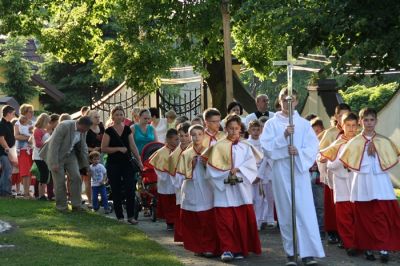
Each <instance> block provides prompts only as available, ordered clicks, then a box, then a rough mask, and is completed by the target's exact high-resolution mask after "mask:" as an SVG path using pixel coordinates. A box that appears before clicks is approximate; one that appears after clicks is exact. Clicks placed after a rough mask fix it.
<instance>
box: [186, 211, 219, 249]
mask: <svg viewBox="0 0 400 266" xmlns="http://www.w3.org/2000/svg"><path fill="white" fill-rule="evenodd" d="M181 221H182V236H183V246H184V248H185V249H187V250H190V251H192V252H194V253H204V252H212V253H213V254H215V255H219V253H220V251H219V248H218V244H217V239H216V231H215V216H214V210H213V209H210V210H207V211H199V212H194V211H187V210H182V211H181Z"/></svg>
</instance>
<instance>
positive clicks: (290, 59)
mask: <svg viewBox="0 0 400 266" xmlns="http://www.w3.org/2000/svg"><path fill="white" fill-rule="evenodd" d="M286 57H287V59H286V60H284V61H273V65H274V66H287V87H288V96H292V92H293V67H294V65H305V64H306V63H307V62H306V61H305V60H296V58H293V56H292V46H288V47H287V56H286Z"/></svg>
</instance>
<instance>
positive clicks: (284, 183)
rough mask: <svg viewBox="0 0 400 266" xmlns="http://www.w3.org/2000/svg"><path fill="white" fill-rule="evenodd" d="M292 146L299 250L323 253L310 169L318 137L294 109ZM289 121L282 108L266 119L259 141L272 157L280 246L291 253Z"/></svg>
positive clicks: (307, 253) (304, 254)
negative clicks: (286, 132)
mask: <svg viewBox="0 0 400 266" xmlns="http://www.w3.org/2000/svg"><path fill="white" fill-rule="evenodd" d="M293 121H294V125H295V133H294V137H293V139H294V146H295V147H296V148H297V150H298V153H299V154H298V155H296V156H295V169H294V174H295V182H296V221H297V236H298V252H299V254H300V257H302V258H304V257H324V256H325V253H324V250H323V247H322V242H321V237H320V234H319V227H318V222H317V216H316V213H315V207H314V200H313V194H312V190H311V182H310V173H309V169H310V167H311V166H312V165H313V164H314V162H315V159H316V157H317V153H318V147H319V145H318V139H317V136H316V135H315V133H314V131H313V130H312V128H311V125H310V122H309V121H307V120H305V119H304V118H302V117H300V116H299V114H298V113H297V111H295V112H294V115H293ZM288 124H289V119H288V117H286V116H284V115H283V114H282V112H277V113H275V116H274V117H273V118H271V119H270V120H268V121H267V123H266V124H265V126H264V129H263V133H262V135H261V144H262V146H263V149H264V151H265V152H266V154H267V157H268V158H270V159H271V160H273V166H272V187H273V193H274V198H275V206H276V210H277V214H278V221H279V227H280V231H281V235H282V240H283V246H284V249H285V252H286V254H287V255H288V256H293V237H292V214H291V209H292V208H291V186H290V156H289V152H288V146H289V138H285V136H284V132H285V129H286V128H287V126H288Z"/></svg>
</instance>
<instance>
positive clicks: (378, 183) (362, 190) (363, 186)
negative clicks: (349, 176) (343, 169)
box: [350, 149, 396, 202]
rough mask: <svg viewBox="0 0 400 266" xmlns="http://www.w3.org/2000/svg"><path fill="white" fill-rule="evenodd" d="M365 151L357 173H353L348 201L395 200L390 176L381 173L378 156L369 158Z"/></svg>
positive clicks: (384, 172) (383, 172)
mask: <svg viewBox="0 0 400 266" xmlns="http://www.w3.org/2000/svg"><path fill="white" fill-rule="evenodd" d="M367 150H368V149H365V151H364V155H363V158H362V161H361V167H360V170H359V171H354V176H353V183H352V185H351V195H350V200H351V201H352V202H355V201H371V200H395V199H396V195H395V194H394V189H393V185H392V181H391V180H390V176H389V175H388V173H387V172H386V171H382V168H381V166H380V164H379V159H378V156H377V155H375V156H369V155H368V151H367Z"/></svg>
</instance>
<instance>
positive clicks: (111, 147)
mask: <svg viewBox="0 0 400 266" xmlns="http://www.w3.org/2000/svg"><path fill="white" fill-rule="evenodd" d="M124 119H125V112H124V109H123V107H122V106H115V107H114V108H113V109H112V110H111V120H112V122H113V123H112V125H111V126H110V127H108V128H107V129H106V130H105V132H104V135H103V139H102V142H101V151H102V152H104V153H107V154H108V158H107V163H106V169H107V176H108V179H109V181H110V185H111V192H112V199H113V202H114V210H115V215H116V216H117V219H118V220H123V219H124V213H123V208H122V199H123V198H125V199H126V212H127V218H128V223H130V224H137V221H136V220H135V219H134V218H133V217H134V201H135V189H136V179H135V172H137V171H138V170H141V169H143V165H142V162H141V160H140V156H139V152H138V150H137V147H136V145H135V142H134V141H133V134H132V131H131V129H130V128H129V127H128V126H125V125H124ZM135 168H136V169H135ZM122 193H124V195H122ZM123 196H124V197H123Z"/></svg>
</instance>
